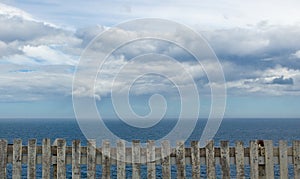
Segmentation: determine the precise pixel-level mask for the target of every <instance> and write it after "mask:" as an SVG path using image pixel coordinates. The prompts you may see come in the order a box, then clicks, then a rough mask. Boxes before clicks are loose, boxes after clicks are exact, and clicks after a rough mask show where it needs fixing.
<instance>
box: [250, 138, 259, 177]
mask: <svg viewBox="0 0 300 179" xmlns="http://www.w3.org/2000/svg"><path fill="white" fill-rule="evenodd" d="M250 168H251V171H250V176H251V179H258V144H257V141H250Z"/></svg>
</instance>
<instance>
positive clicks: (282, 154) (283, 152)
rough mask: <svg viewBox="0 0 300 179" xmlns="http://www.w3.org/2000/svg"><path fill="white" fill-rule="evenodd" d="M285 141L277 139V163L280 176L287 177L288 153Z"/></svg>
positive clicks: (283, 178) (284, 178)
mask: <svg viewBox="0 0 300 179" xmlns="http://www.w3.org/2000/svg"><path fill="white" fill-rule="evenodd" d="M287 150H288V148H287V141H283V140H280V141H279V164H280V178H281V179H286V178H288V155H287Z"/></svg>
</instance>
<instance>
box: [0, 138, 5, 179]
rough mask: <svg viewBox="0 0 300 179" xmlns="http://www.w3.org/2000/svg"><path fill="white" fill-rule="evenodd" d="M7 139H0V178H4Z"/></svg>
mask: <svg viewBox="0 0 300 179" xmlns="http://www.w3.org/2000/svg"><path fill="white" fill-rule="evenodd" d="M6 165H7V140H5V139H0V178H3V179H6Z"/></svg>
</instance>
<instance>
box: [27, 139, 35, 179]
mask: <svg viewBox="0 0 300 179" xmlns="http://www.w3.org/2000/svg"><path fill="white" fill-rule="evenodd" d="M27 178H36V139H30V140H29V141H28V166H27Z"/></svg>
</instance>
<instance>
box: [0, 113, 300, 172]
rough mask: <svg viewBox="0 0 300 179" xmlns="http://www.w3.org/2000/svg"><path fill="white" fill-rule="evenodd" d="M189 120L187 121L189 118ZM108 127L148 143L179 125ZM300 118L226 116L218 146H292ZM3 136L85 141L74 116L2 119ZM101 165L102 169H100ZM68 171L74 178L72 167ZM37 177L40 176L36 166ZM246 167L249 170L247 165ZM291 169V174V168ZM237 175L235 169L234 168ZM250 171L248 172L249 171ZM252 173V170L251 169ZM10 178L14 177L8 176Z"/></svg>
mask: <svg viewBox="0 0 300 179" xmlns="http://www.w3.org/2000/svg"><path fill="white" fill-rule="evenodd" d="M187 123H188V120H187ZM105 124H106V126H107V128H108V129H110V130H111V131H112V132H113V133H115V134H116V135H118V136H120V137H121V138H123V139H125V140H128V141H131V140H133V139H139V140H141V142H145V141H147V140H149V139H151V140H156V139H159V138H160V137H161V136H163V135H166V134H167V133H168V132H170V130H172V128H173V127H174V126H175V125H176V120H175V119H167V120H163V121H161V122H160V123H158V124H157V125H155V126H154V127H152V128H151V129H138V128H134V127H129V126H127V125H126V124H125V123H122V122H120V121H118V120H109V119H107V120H105ZM205 124H206V120H204V119H199V120H198V122H197V125H196V126H195V128H194V131H193V132H192V134H191V136H190V137H189V138H188V140H187V145H188V144H189V142H190V141H192V140H199V138H200V136H201V134H202V131H203V128H204V126H205ZM299 126H300V119H257V118H256V119H229V118H227V119H224V120H223V121H222V124H221V126H220V128H219V130H218V132H217V134H216V135H215V137H214V141H215V145H218V144H219V142H220V141H221V140H228V141H229V142H230V145H231V146H234V142H235V141H236V140H240V141H243V142H244V143H245V145H246V146H247V145H248V144H249V141H250V140H255V139H269V140H273V142H274V145H277V144H278V141H279V140H287V141H288V143H289V145H291V142H292V141H293V140H300V130H299ZM0 138H5V139H7V140H8V142H9V143H13V139H15V138H21V139H22V140H23V143H24V145H26V144H27V141H28V139H31V138H36V139H37V142H38V144H41V142H42V139H43V138H50V139H51V140H52V141H54V139H56V138H64V139H66V141H67V144H68V145H71V142H72V140H74V139H80V140H81V141H82V145H85V144H86V139H85V136H84V135H83V134H82V132H81V130H80V127H79V126H78V124H77V122H76V120H75V119H1V120H0ZM99 167H100V168H99ZM67 168H69V170H68V172H67V174H68V178H70V177H71V166H67ZM85 168H86V166H84V165H83V166H82V177H83V178H85V176H86V170H85ZM232 168H234V167H232ZM37 170H38V172H37V173H38V174H37V176H38V178H39V177H40V176H39V174H40V172H39V170H41V166H38V167H37ZM141 170H142V175H145V174H146V171H147V169H146V166H142V168H141ZM246 170H249V168H247V166H246ZM278 170H279V168H278V166H275V175H277V176H278ZM8 171H11V165H8ZM23 171H24V172H23V177H24V178H26V165H24V166H23ZM97 171H98V172H97V177H100V176H101V166H98V169H97ZM289 171H290V172H291V175H292V168H291V166H290V168H289ZM232 172H233V173H232V175H233V176H234V173H235V171H234V170H233V171H232ZM201 173H202V175H203V177H205V167H201ZM246 173H247V172H246ZM248 173H249V172H248ZM111 175H112V177H114V176H115V175H116V166H112V174H111ZM127 175H128V177H130V175H131V172H130V166H127ZM160 175H161V168H160V166H157V176H160ZM189 175H191V168H190V166H187V176H189ZM217 175H219V176H220V175H221V172H220V169H218V167H217ZM172 176H173V177H175V176H176V166H172ZM8 177H9V178H10V177H11V176H8Z"/></svg>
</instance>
